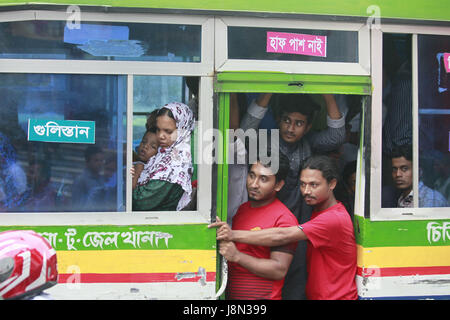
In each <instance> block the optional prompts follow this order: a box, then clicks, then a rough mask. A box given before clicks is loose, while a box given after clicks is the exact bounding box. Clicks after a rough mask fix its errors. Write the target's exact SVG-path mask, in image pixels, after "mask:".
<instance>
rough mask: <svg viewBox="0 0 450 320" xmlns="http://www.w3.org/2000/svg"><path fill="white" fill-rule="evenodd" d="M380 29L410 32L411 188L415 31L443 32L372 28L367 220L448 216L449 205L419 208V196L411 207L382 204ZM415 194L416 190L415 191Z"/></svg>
mask: <svg viewBox="0 0 450 320" xmlns="http://www.w3.org/2000/svg"><path fill="white" fill-rule="evenodd" d="M383 33H404V34H411V35H412V116H413V119H412V120H413V122H412V123H413V133H412V134H413V136H412V138H413V190H418V186H419V174H418V172H419V151H418V147H417V146H418V145H419V131H418V128H419V92H418V83H419V79H418V48H417V35H418V34H423V35H444V36H445V35H447V36H450V29H449V28H446V27H432V26H417V25H393V24H392V25H389V24H382V25H380V27H379V28H374V29H373V30H372V37H371V48H372V55H371V59H372V83H373V93H372V105H371V115H370V117H371V128H372V129H371V134H370V135H371V138H370V140H371V141H370V144H371V155H370V162H371V168H370V184H371V186H370V189H371V191H370V206H369V207H370V220H371V221H403V220H405V221H410V220H428V219H448V218H449V217H450V205H449V207H433V208H419V207H418V206H419V203H418V202H419V199H418V197H414V208H382V207H381V200H382V199H381V188H382V183H381V176H382V140H381V137H382V113H381V112H379V111H377V110H382V94H383V85H382V75H383V71H382V66H383V60H382V56H383ZM416 194H417V192H416Z"/></svg>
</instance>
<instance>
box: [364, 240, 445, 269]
mask: <svg viewBox="0 0 450 320" xmlns="http://www.w3.org/2000/svg"><path fill="white" fill-rule="evenodd" d="M370 266H377V267H380V268H396V267H433V266H450V246H435V247H431V246H428V247H373V248H364V247H362V246H360V245H358V267H365V268H368V267H370Z"/></svg>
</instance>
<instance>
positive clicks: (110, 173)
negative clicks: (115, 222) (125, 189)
mask: <svg viewBox="0 0 450 320" xmlns="http://www.w3.org/2000/svg"><path fill="white" fill-rule="evenodd" d="M103 172H104V173H103V180H104V184H103V185H102V186H99V187H94V188H93V189H92V190H91V192H90V193H89V194H88V197H87V208H89V210H90V211H105V212H108V211H118V209H121V208H117V155H116V153H115V152H114V153H111V154H109V155H108V156H107V157H106V161H105V166H104V170H103Z"/></svg>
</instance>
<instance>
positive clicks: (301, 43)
mask: <svg viewBox="0 0 450 320" xmlns="http://www.w3.org/2000/svg"><path fill="white" fill-rule="evenodd" d="M266 51H267V52H275V53H292V54H302V55H306V56H316V57H326V56H327V36H314V35H310V34H300V33H284V32H270V31H269V32H267V48H266Z"/></svg>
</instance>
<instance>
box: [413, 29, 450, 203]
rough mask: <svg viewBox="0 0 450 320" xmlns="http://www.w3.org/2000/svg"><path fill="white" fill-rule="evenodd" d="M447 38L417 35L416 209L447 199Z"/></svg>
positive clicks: (449, 179) (449, 162)
mask: <svg viewBox="0 0 450 320" xmlns="http://www.w3.org/2000/svg"><path fill="white" fill-rule="evenodd" d="M449 56H450V37H449V36H437V35H418V85H419V88H418V89H419V91H418V98H419V99H418V103H419V108H418V109H419V206H420V207H447V206H448V203H449V200H450V131H449V128H450V112H449V109H448V108H449V105H450V92H449V90H450V76H449V72H450V69H449V62H450V61H449Z"/></svg>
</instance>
